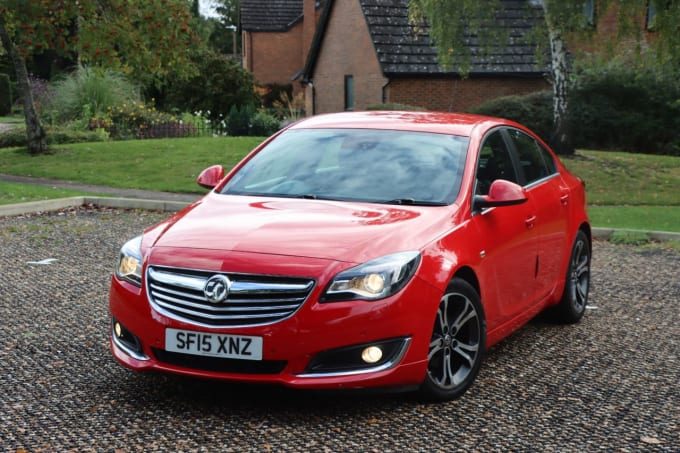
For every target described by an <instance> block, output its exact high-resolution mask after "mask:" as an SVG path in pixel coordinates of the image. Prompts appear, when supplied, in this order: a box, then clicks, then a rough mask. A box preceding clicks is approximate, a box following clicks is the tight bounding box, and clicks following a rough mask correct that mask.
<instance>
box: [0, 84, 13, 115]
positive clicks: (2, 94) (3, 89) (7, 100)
mask: <svg viewBox="0 0 680 453" xmlns="http://www.w3.org/2000/svg"><path fill="white" fill-rule="evenodd" d="M10 113H12V86H11V84H10V81H9V76H8V75H7V74H0V115H3V116H4V115H9V114H10Z"/></svg>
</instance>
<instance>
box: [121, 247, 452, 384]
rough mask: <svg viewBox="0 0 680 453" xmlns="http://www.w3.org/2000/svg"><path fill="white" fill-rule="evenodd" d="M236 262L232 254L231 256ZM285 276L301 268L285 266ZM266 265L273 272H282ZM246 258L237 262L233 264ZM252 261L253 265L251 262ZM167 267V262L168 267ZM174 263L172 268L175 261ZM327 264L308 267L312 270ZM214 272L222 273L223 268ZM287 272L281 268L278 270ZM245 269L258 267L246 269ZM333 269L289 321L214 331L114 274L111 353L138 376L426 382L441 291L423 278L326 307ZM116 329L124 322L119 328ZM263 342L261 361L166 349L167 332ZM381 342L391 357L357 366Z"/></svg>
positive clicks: (319, 276)
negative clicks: (171, 312) (377, 296)
mask: <svg viewBox="0 0 680 453" xmlns="http://www.w3.org/2000/svg"><path fill="white" fill-rule="evenodd" d="M232 258H233V257H232ZM279 260H281V266H282V267H285V270H284V271H285V274H284V275H291V273H292V272H294V269H293V268H291V266H290V263H284V258H279ZM276 261H277V258H271V257H270V259H268V261H267V267H268V269H267V270H266V272H267V273H269V274H272V273H275V272H274V271H275V270H276V269H274V268H276V267H277V263H276ZM288 261H290V259H288ZM234 262H241V261H240V260H238V259H236V260H233V259H232V260H230V263H231V265H233V263H234ZM251 262H252V260H251ZM163 264H164V265H168V263H163ZM169 264H170V265H172V264H173V263H169ZM319 264H320V263H318V262H315V263H312V262H306V263H302V265H301V266H300V269H304V271H303V272H308V271H309V270H310V269H311V268H314V267H317V266H318V269H319V270H320V269H321V267H323V266H319ZM213 268H215V269H218V271H223V272H234V270H231V269H230V270H225V269H224V266H223V265H220V266H214V267H213ZM279 270H280V269H279ZM236 271H238V272H248V271H252V269H245V268H239V269H237V270H236ZM336 273H337V269H335V268H334V266H328V263H327V262H326V263H325V269H324V271H322V272H318V273H316V280H317V282H318V284H317V285H316V287H315V288H314V289H313V290H312V292H311V294H310V296H309V297H308V299H307V300H306V301H305V303H304V304H303V305H302V306H301V307H300V309H299V310H298V311H297V312H296V313H295V314H294V315H293V316H291V317H290V318H288V319H285V320H283V321H280V322H277V323H274V324H269V325H261V326H251V327H235V328H211V327H206V326H199V325H193V324H190V323H186V322H180V321H178V320H176V319H172V318H170V317H167V316H165V315H163V314H161V313H159V312H157V311H155V310H154V309H153V308H152V307H151V305H150V303H149V301H148V300H147V294H146V291H145V289H143V288H137V287H135V286H133V285H131V284H130V283H128V282H125V281H120V280H118V279H117V278H116V277H115V276H114V277H113V278H112V281H111V291H110V297H109V307H110V312H111V316H112V324H111V349H112V351H113V355H114V357H115V358H116V359H117V360H118V362H120V363H121V364H122V365H123V366H125V367H128V368H131V369H133V370H136V371H161V372H168V373H175V374H181V375H187V376H195V377H201V378H211V379H223V380H230V381H240V382H259V383H272V384H282V385H287V386H291V387H301V388H303V387H304V388H318V389H323V388H364V387H386V386H409V385H417V384H419V383H421V382H422V381H423V379H424V377H425V372H426V367H427V351H428V348H429V342H430V336H431V333H432V326H433V323H434V317H435V313H436V309H437V306H438V304H439V298H440V296H441V294H440V293H439V291H438V290H437V289H436V288H434V287H432V286H431V285H429V284H427V283H426V282H424V281H423V280H421V279H420V278H418V276H417V275H416V276H415V277H414V278H413V279H412V280H411V282H409V284H408V285H407V286H406V287H405V288H404V289H403V290H401V291H400V292H399V293H397V294H396V295H394V296H392V297H389V298H386V299H383V300H380V301H373V302H366V301H347V302H330V303H319V302H318V300H319V297H320V295H321V293H322V292H323V290H324V288H325V285H326V283H327V281H328V279H329V278H330V277H332V275H335V274H336ZM116 324H118V325H119V327H118V328H116V327H115V326H116ZM169 328H170V329H183V330H188V331H195V332H204V333H211V334H228V335H243V336H257V337H261V338H262V360H258V361H251V360H242V359H225V358H212V357H209V358H206V357H203V356H196V355H190V354H183V353H178V352H172V351H166V350H165V334H166V329H169ZM374 345H377V346H379V347H381V348H382V350H383V351H384V354H385V355H384V358H383V359H382V360H381V361H378V362H377V363H375V364H368V363H364V362H361V361H358V360H357V359H356V358H357V357H359V356H360V353H361V351H362V350H363V349H365V348H366V347H368V346H374Z"/></svg>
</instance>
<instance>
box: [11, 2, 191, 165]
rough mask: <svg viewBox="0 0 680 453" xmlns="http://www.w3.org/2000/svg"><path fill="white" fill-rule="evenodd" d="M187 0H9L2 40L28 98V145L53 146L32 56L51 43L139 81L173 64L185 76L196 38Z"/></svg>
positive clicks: (35, 149)
mask: <svg viewBox="0 0 680 453" xmlns="http://www.w3.org/2000/svg"><path fill="white" fill-rule="evenodd" d="M190 7H191V2H189V1H187V0H159V1H153V2H150V1H146V0H101V1H96V2H95V1H81V2H75V1H69V0H5V1H4V2H3V3H2V4H1V5H0V39H1V40H2V45H3V48H4V49H5V51H6V52H7V54H8V55H9V56H10V58H11V61H12V65H13V66H14V70H15V73H16V77H17V86H18V88H19V93H20V95H21V96H22V99H23V105H24V115H25V120H26V133H27V138H28V149H29V152H30V153H31V154H40V153H44V152H46V151H47V145H46V138H45V131H44V129H43V127H42V125H41V123H40V118H39V117H38V115H37V113H36V110H35V105H34V103H33V97H32V93H31V86H30V83H29V79H28V71H27V69H26V60H27V58H29V57H30V56H31V55H34V54H40V53H41V52H44V51H47V50H53V51H56V52H57V53H59V54H62V55H70V56H74V57H75V59H76V60H78V61H79V62H80V63H82V64H92V65H99V66H105V67H110V68H114V69H117V70H120V71H122V72H123V73H125V74H127V75H128V76H130V77H131V78H132V79H134V80H137V81H139V82H141V83H146V84H152V83H161V81H162V78H163V77H164V76H165V75H166V74H168V73H169V72H170V71H173V72H178V71H179V72H180V73H184V74H186V75H190V74H191V73H192V67H191V66H190V65H185V63H186V62H187V61H188V55H189V53H190V50H191V48H192V45H193V43H194V41H193V40H194V37H193V34H192V32H191V29H190V27H189V23H190V20H191V13H190Z"/></svg>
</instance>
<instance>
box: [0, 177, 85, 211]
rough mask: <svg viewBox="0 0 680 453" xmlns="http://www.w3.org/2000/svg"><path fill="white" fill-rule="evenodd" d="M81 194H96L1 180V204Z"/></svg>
mask: <svg viewBox="0 0 680 453" xmlns="http://www.w3.org/2000/svg"><path fill="white" fill-rule="evenodd" d="M80 195H96V194H92V193H86V192H81V191H77V190H67V189H60V188H57V187H45V186H34V185H31V184H18V183H13V182H4V181H0V205H3V204H14V203H26V202H29V201H39V200H51V199H53V198H67V197H76V196H80Z"/></svg>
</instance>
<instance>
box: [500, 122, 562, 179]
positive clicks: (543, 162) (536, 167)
mask: <svg viewBox="0 0 680 453" xmlns="http://www.w3.org/2000/svg"><path fill="white" fill-rule="evenodd" d="M508 135H509V136H510V139H511V140H512V142H513V144H514V145H515V150H516V151H517V156H518V157H519V162H520V167H521V169H522V172H523V173H524V179H525V185H529V184H532V183H534V182H536V181H539V180H541V179H543V178H547V177H548V176H550V175H552V174H554V173H556V172H557V168H556V166H555V161H554V159H553V157H552V155H551V154H550V153H549V152H548V150H546V149H545V148H543V147H542V146H541V145H540V144H539V143H538V142H537V141H536V140H534V139H533V138H532V137H530V136H529V135H527V134H525V133H524V132H522V131H519V130H517V129H508Z"/></svg>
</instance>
